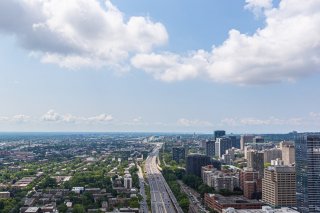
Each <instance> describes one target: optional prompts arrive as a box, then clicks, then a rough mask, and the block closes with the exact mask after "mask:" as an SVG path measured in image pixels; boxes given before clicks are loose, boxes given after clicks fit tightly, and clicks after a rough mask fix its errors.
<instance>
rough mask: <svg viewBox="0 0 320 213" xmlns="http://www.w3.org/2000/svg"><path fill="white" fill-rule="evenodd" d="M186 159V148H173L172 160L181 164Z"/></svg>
mask: <svg viewBox="0 0 320 213" xmlns="http://www.w3.org/2000/svg"><path fill="white" fill-rule="evenodd" d="M185 158H186V149H185V147H173V148H172V160H174V161H176V162H177V163H179V162H180V161H181V160H185Z"/></svg>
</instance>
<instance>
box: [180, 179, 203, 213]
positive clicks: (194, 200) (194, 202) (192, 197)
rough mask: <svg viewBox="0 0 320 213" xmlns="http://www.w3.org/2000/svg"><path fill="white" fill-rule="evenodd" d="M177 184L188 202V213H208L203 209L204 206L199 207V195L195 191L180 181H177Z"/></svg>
mask: <svg viewBox="0 0 320 213" xmlns="http://www.w3.org/2000/svg"><path fill="white" fill-rule="evenodd" d="M178 183H179V184H180V186H181V189H182V191H183V192H184V193H186V194H187V196H188V198H189V201H190V206H189V210H190V211H189V212H192V213H209V211H207V210H206V209H205V207H204V206H202V205H201V202H200V201H199V200H200V194H199V193H198V192H196V191H195V190H193V189H191V188H190V187H188V186H187V185H185V184H184V183H183V182H182V181H180V180H178Z"/></svg>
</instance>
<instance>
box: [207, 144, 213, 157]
mask: <svg viewBox="0 0 320 213" xmlns="http://www.w3.org/2000/svg"><path fill="white" fill-rule="evenodd" d="M214 148H215V141H206V155H207V156H209V157H211V158H212V157H213V156H214V154H215V150H214Z"/></svg>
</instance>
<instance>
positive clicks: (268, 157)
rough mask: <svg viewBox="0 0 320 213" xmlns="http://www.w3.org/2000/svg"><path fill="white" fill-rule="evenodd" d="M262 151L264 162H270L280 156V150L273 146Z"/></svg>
mask: <svg viewBox="0 0 320 213" xmlns="http://www.w3.org/2000/svg"><path fill="white" fill-rule="evenodd" d="M263 152H264V163H271V161H272V160H275V159H277V158H280V159H281V158H282V150H281V149H277V148H273V149H266V150H264V151H263Z"/></svg>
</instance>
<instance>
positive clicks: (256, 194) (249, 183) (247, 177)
mask: <svg viewBox="0 0 320 213" xmlns="http://www.w3.org/2000/svg"><path fill="white" fill-rule="evenodd" d="M239 182H240V189H242V191H243V196H245V197H246V198H248V199H261V192H262V179H261V178H260V177H259V172H258V171H255V170H254V169H252V168H244V169H243V170H240V172H239Z"/></svg>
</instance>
